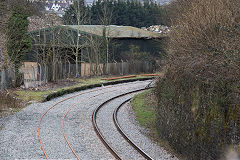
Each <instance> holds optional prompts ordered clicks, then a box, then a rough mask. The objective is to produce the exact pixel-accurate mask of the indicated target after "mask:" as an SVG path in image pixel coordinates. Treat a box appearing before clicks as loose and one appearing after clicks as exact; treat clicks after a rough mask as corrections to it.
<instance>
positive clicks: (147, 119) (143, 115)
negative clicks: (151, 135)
mask: <svg viewBox="0 0 240 160" xmlns="http://www.w3.org/2000/svg"><path fill="white" fill-rule="evenodd" d="M151 92H152V90H147V91H144V92H142V93H140V94H137V95H135V96H134V98H133V100H132V101H131V105H132V107H133V110H134V112H135V114H136V118H137V121H138V122H139V124H140V125H141V126H144V127H146V128H152V129H154V128H155V126H156V125H155V124H156V115H155V106H154V105H153V104H151V102H150V101H149V99H148V98H150V96H151Z"/></svg>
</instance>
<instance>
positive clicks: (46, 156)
mask: <svg viewBox="0 0 240 160" xmlns="http://www.w3.org/2000/svg"><path fill="white" fill-rule="evenodd" d="M121 85H124V84H121ZM121 85H116V86H108V87H101V88H97V89H93V90H90V91H86V92H82V93H80V94H77V95H74V96H71V97H68V98H65V99H63V100H61V101H59V102H57V103H55V104H54V105H52V106H51V107H49V108H48V109H47V110H46V111H45V112H44V113H43V114H42V116H41V118H40V120H39V123H38V140H39V143H40V145H41V149H42V151H43V153H44V156H45V158H46V159H47V160H48V159H49V156H48V154H47V152H46V151H45V148H44V145H43V142H42V139H41V134H40V130H41V122H42V120H43V118H44V117H45V116H46V115H47V113H48V112H49V111H50V110H52V109H53V108H54V107H56V106H57V105H58V104H60V103H63V102H65V101H67V100H70V99H73V98H75V97H78V96H81V95H84V94H88V93H91V92H95V91H101V90H104V89H107V88H114V87H119V86H121ZM141 90H144V89H140V90H135V91H131V92H128V93H125V94H122V95H119V96H116V97H114V98H112V99H116V98H118V97H122V96H124V95H128V94H131V93H135V92H139V91H141ZM114 91H116V90H112V91H110V92H114ZM105 93H109V92H102V93H99V94H96V95H93V96H90V97H88V98H85V99H91V98H94V97H97V96H100V95H103V94H105ZM85 99H82V100H81V101H84V100H85ZM109 101H111V99H110V100H108V101H106V102H105V103H104V104H106V103H107V102H109ZM78 103H80V102H78ZM104 104H103V105H104ZM76 105H77V104H75V105H72V106H70V107H69V108H68V109H67V111H66V112H65V113H64V115H63V117H62V134H63V136H64V139H65V141H66V143H67V145H68V147H69V148H70V150H71V151H72V153H73V154H74V156H75V157H76V158H77V159H78V160H80V157H79V156H78V155H77V153H76V151H75V150H74V148H73V147H72V145H71V144H70V142H69V141H68V138H67V136H66V134H65V130H64V120H65V118H66V117H67V115H68V113H69V112H70V111H71V110H72V109H73V108H74V107H76ZM101 106H102V105H101ZM98 108H99V107H98ZM100 108H101V107H100ZM100 108H99V109H100ZM99 109H96V110H95V111H96V112H95V111H94V115H96V113H97V110H99ZM94 119H95V118H94V116H93V118H92V120H93V122H92V123H93V124H94V123H95V122H96V121H95V122H94ZM95 124H96V123H95ZM96 126H97V124H96ZM94 129H95V130H97V129H96V128H95V127H94ZM104 145H105V146H106V147H107V145H106V144H104ZM107 148H110V147H107ZM110 152H111V153H112V154H113V155H114V150H112V151H111V149H110ZM114 156H115V158H117V159H121V158H120V157H117V156H116V155H114ZM145 158H146V157H145ZM147 159H148V158H147Z"/></svg>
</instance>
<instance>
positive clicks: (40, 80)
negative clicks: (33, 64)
mask: <svg viewBox="0 0 240 160" xmlns="http://www.w3.org/2000/svg"><path fill="white" fill-rule="evenodd" d="M37 64H38V66H39V85H42V66H41V65H40V64H39V63H37Z"/></svg>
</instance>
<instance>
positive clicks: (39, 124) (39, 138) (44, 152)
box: [38, 85, 119, 160]
mask: <svg viewBox="0 0 240 160" xmlns="http://www.w3.org/2000/svg"><path fill="white" fill-rule="evenodd" d="M118 86H119V85H118ZM112 87H117V86H109V87H104V88H98V89H94V90H91V91H87V92H83V93H80V94H77V95H74V96H71V97H68V98H65V99H63V100H61V101H59V102H57V103H55V104H54V105H53V106H51V107H50V108H48V109H47V110H46V111H45V112H44V113H43V114H42V116H41V118H40V120H39V122H38V140H39V143H40V145H41V149H42V151H43V154H44V156H45V158H46V159H47V160H49V158H48V155H47V153H46V151H45V149H44V146H43V143H42V140H41V136H40V129H41V122H42V120H43V118H44V116H45V115H46V114H47V113H48V112H49V111H50V110H51V109H52V108H54V107H55V106H56V105H58V104H60V103H62V102H65V101H67V100H69V99H72V98H75V97H78V96H80V95H84V94H87V93H91V92H95V91H99V90H103V89H106V88H112ZM70 149H71V147H70ZM71 150H72V149H71ZM72 151H73V150H72ZM73 154H74V155H75V156H76V153H74V152H73ZM76 158H77V159H78V160H79V157H78V156H76Z"/></svg>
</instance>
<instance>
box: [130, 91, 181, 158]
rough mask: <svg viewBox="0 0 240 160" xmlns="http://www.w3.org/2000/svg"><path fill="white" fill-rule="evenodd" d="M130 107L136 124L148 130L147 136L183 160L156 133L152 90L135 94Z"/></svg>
mask: <svg viewBox="0 0 240 160" xmlns="http://www.w3.org/2000/svg"><path fill="white" fill-rule="evenodd" d="M131 106H132V108H133V110H134V112H135V115H136V120H137V121H138V123H139V124H140V125H141V126H143V127H145V128H147V129H148V131H149V132H148V133H147V136H148V137H149V138H150V139H152V140H153V141H154V142H157V144H158V145H159V146H161V147H163V148H164V149H165V150H167V151H168V152H170V153H172V155H175V156H177V157H179V159H185V158H184V157H182V156H181V155H180V154H178V153H177V152H176V151H175V150H174V149H173V148H172V147H171V146H170V145H169V144H168V142H167V141H165V140H163V139H161V138H160V137H159V135H158V132H157V126H156V124H157V123H156V121H157V117H156V106H157V103H156V100H155V98H154V97H153V93H152V89H150V90H147V91H144V92H142V93H140V94H137V95H135V96H134V97H133V99H132V100H131Z"/></svg>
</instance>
